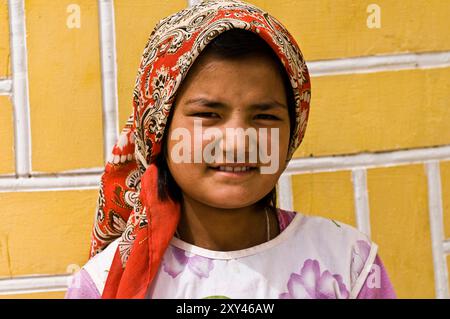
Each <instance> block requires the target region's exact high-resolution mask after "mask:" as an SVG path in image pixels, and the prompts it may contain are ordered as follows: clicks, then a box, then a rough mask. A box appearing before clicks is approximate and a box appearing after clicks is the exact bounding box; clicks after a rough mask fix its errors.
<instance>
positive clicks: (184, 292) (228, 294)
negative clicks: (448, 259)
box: [66, 209, 395, 299]
mask: <svg viewBox="0 0 450 319" xmlns="http://www.w3.org/2000/svg"><path fill="white" fill-rule="evenodd" d="M277 216H278V223H279V225H280V234H279V235H278V236H277V237H275V238H273V239H272V240H270V241H268V242H265V243H263V244H260V245H257V246H253V247H250V248H247V249H243V250H236V251H228V252H224V251H213V250H208V249H204V248H201V247H197V246H195V245H191V244H189V243H187V242H184V241H182V240H180V239H178V238H176V237H174V238H173V239H172V241H171V243H170V245H169V248H168V249H167V250H166V252H165V254H164V258H163V260H162V264H161V266H160V269H159V271H158V273H157V275H156V277H155V279H154V281H153V282H152V285H151V286H150V287H149V288H148V291H147V297H148V298H152V299H154V298H186V299H200V298H247V299H258V298H264V299H266V298H280V299H286V298H289V299H291V298H293V299H300V298H301V299H304V298H308V299H329V298H333V299H334V298H395V293H394V290H393V288H392V285H391V283H390V281H389V278H388V276H387V274H386V270H385V268H384V266H383V264H382V262H381V260H380V258H379V257H378V255H377V245H376V244H375V243H373V242H371V241H370V240H369V238H368V237H367V236H366V235H364V234H362V233H360V232H359V231H357V230H356V229H354V228H353V227H351V226H348V225H345V224H342V223H337V222H335V221H333V220H330V219H325V218H321V217H313V216H305V215H303V214H301V213H295V212H289V211H284V210H281V209H279V210H278V214H277ZM117 243H118V241H117V240H116V241H115V242H113V243H111V244H110V245H109V246H108V247H107V248H106V249H105V250H104V251H103V252H101V253H99V254H98V255H96V256H95V257H93V258H92V259H91V260H89V262H88V263H87V264H86V265H85V266H84V267H83V268H82V269H81V271H80V272H78V273H77V274H75V276H74V278H73V281H72V284H71V285H70V287H69V289H68V291H67V293H66V298H101V293H102V292H103V288H104V285H105V282H106V278H107V275H108V270H109V267H110V265H111V262H112V259H113V257H114V253H115V250H116V248H117Z"/></svg>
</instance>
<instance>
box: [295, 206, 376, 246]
mask: <svg viewBox="0 0 450 319" xmlns="http://www.w3.org/2000/svg"><path fill="white" fill-rule="evenodd" d="M295 213H296V214H298V215H300V216H298V217H299V219H300V220H299V222H298V226H299V230H301V232H302V233H303V234H304V235H307V237H309V238H311V239H312V240H319V241H318V242H320V243H321V245H323V246H327V245H329V246H331V247H336V245H337V246H343V247H350V248H353V247H354V246H358V247H362V246H364V247H370V246H373V247H374V248H377V247H376V244H375V243H373V242H372V240H371V239H370V237H369V236H368V235H366V234H364V233H363V232H361V231H359V230H358V229H356V228H355V227H353V226H351V225H348V224H345V223H343V222H340V221H337V220H334V219H330V218H324V217H320V216H311V215H304V214H302V213H301V212H295Z"/></svg>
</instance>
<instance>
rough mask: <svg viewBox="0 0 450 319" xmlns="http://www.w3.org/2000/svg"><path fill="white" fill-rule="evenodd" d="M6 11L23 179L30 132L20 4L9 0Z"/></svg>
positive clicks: (18, 163) (17, 160)
mask: <svg viewBox="0 0 450 319" xmlns="http://www.w3.org/2000/svg"><path fill="white" fill-rule="evenodd" d="M8 12H9V28H10V43H11V68H12V97H13V98H12V101H13V108H14V147H15V155H16V156H15V165H16V174H17V175H18V176H27V175H28V174H30V172H31V129H30V102H29V92H28V63H27V42H26V28H25V4H24V1H23V0H9V1H8Z"/></svg>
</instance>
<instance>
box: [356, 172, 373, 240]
mask: <svg viewBox="0 0 450 319" xmlns="http://www.w3.org/2000/svg"><path fill="white" fill-rule="evenodd" d="M352 183H353V192H354V201H355V214H356V226H357V228H358V229H359V230H360V231H361V232H363V233H365V234H366V235H367V236H369V237H370V235H371V234H370V209H369V195H368V192H367V171H366V170H365V169H354V170H352Z"/></svg>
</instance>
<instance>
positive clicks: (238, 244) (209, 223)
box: [178, 196, 279, 251]
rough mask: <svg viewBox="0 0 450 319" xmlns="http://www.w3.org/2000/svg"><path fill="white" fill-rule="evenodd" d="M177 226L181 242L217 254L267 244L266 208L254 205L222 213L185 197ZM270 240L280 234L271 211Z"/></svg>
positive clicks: (269, 212) (219, 209) (220, 210)
mask: <svg viewBox="0 0 450 319" xmlns="http://www.w3.org/2000/svg"><path fill="white" fill-rule="evenodd" d="M181 207H182V208H181V218H180V222H179V224H178V234H179V236H180V238H181V239H182V240H183V241H185V242H188V243H190V244H192V245H195V246H198V247H202V248H205V249H210V250H217V251H232V250H240V249H246V248H249V247H252V246H256V245H259V244H262V243H264V242H266V241H267V235H268V234H267V218H266V214H265V210H264V208H260V207H259V206H258V205H251V206H247V207H242V208H235V209H223V208H217V207H212V206H208V205H205V204H203V203H200V202H198V201H196V200H193V199H192V198H189V197H187V196H183V204H182V205H181ZM268 217H269V223H270V234H269V237H270V238H274V237H275V236H277V235H278V233H279V225H278V221H277V217H276V216H275V215H274V213H273V212H271V210H268Z"/></svg>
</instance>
